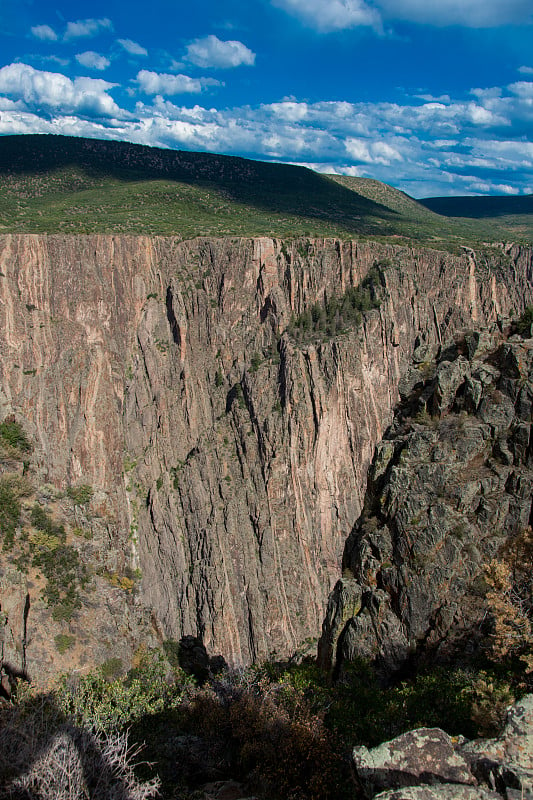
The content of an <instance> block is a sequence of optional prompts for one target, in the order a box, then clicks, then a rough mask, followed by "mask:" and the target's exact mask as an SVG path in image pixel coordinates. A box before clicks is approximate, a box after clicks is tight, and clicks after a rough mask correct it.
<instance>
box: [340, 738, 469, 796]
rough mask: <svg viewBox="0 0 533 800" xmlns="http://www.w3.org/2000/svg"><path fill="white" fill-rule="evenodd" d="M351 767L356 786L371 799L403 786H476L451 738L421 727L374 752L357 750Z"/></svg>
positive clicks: (373, 749) (361, 748)
mask: <svg viewBox="0 0 533 800" xmlns="http://www.w3.org/2000/svg"><path fill="white" fill-rule="evenodd" d="M352 764H353V769H354V774H355V780H356V783H358V784H359V785H360V786H361V788H362V789H363V791H364V792H365V795H366V796H367V797H368V798H372V797H373V796H374V795H375V794H376V792H379V791H381V790H383V789H391V788H398V787H401V786H415V785H418V784H435V783H463V784H469V785H474V784H476V783H477V781H476V779H475V778H474V776H473V775H472V773H471V772H470V769H469V765H468V762H467V761H466V759H465V758H464V756H462V755H461V754H460V753H458V752H457V751H456V749H455V747H454V743H453V741H452V739H451V737H450V736H448V734H446V733H444V731H442V730H440V729H439V728H418V729H417V730H414V731H409V732H408V733H404V734H402V735H401V736H398V737H397V738H396V739H392V740H391V741H390V742H384V743H383V744H381V745H379V746H378V747H374V748H372V749H371V750H369V749H367V748H366V747H356V748H355V749H354V750H353V753H352Z"/></svg>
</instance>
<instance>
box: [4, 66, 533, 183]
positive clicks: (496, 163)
mask: <svg viewBox="0 0 533 800" xmlns="http://www.w3.org/2000/svg"><path fill="white" fill-rule="evenodd" d="M216 83H217V82H216V81H215V82H214V84H216ZM209 85H213V81H212V79H205V78H196V79H195V78H191V77H189V76H187V75H175V74H172V75H170V74H165V73H161V74H160V73H156V72H149V71H147V70H142V71H141V72H139V73H138V76H137V91H138V90H139V89H142V91H143V92H144V94H145V97H144V98H143V100H142V101H141V100H139V101H138V102H137V103H136V105H135V108H134V110H133V111H132V112H131V113H128V112H126V111H123V110H122V109H121V108H119V107H118V106H117V105H116V103H115V101H114V100H113V98H112V97H111V91H112V89H113V87H114V86H115V84H111V83H108V82H106V81H104V80H97V79H94V78H88V77H87V78H76V79H75V80H71V79H69V78H67V77H66V76H64V75H61V74H59V73H53V72H44V71H43V72H41V71H39V70H36V69H34V68H33V67H31V66H28V65H25V64H11V65H9V66H8V67H4V68H3V69H0V110H1V114H0V133H22V132H26V133H65V134H69V135H77V136H92V137H96V138H105V139H120V140H126V141H132V142H136V143H139V144H147V145H152V146H156V147H173V148H185V149H191V150H202V151H215V152H220V153H228V154H234V155H240V156H249V157H252V158H258V159H263V160H264V159H266V160H272V159H275V160H280V161H284V162H290V163H299V164H309V165H310V166H312V167H313V168H314V169H317V170H319V171H321V172H336V173H339V174H344V175H358V176H361V177H369V178H375V179H377V180H382V181H385V182H386V183H391V184H393V185H394V186H397V187H398V188H401V189H402V190H403V191H405V192H407V193H408V194H411V195H412V196H414V197H427V196H430V195H449V194H475V193H479V192H482V193H487V194H489V193H502V192H503V193H517V192H518V193H525V192H529V191H531V187H532V185H533V142H532V141H531V135H530V132H531V126H532V124H533V82H531V81H528V80H523V81H518V82H515V83H511V84H510V85H508V86H501V87H486V88H481V89H480V88H475V89H472V90H471V91H470V92H469V93H468V95H466V97H454V96H451V97H448V96H442V97H439V98H438V99H436V98H426V99H423V98H421V97H419V96H411V97H405V98H404V99H403V101H402V102H397V103H391V102H378V103H372V102H357V103H350V102H347V101H344V100H335V101H328V100H323V101H320V102H315V103H310V102H303V101H298V99H297V98H295V97H290V98H286V99H285V100H281V101H280V102H277V103H270V104H266V103H265V104H262V105H259V106H254V107H252V106H246V105H245V106H239V107H237V108H214V107H204V106H202V105H200V104H199V103H197V102H194V101H193V102H190V100H191V98H192V97H193V96H194V100H196V98H197V96H198V95H199V93H200V92H201V91H202V89H204V88H207V87H208V86H209ZM176 94H183V96H184V98H183V103H182V104H180V103H177V102H176V103H173V102H172V101H171V100H170V99H167V98H166V97H165V95H176ZM2 95H3V96H2Z"/></svg>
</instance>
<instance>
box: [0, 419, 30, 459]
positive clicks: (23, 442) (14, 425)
mask: <svg viewBox="0 0 533 800" xmlns="http://www.w3.org/2000/svg"><path fill="white" fill-rule="evenodd" d="M0 441H1V442H2V444H4V445H7V446H8V447H10V448H12V449H13V450H16V451H18V452H19V453H29V452H30V451H31V449H32V446H31V444H30V442H29V441H28V438H27V436H26V434H25V433H24V429H23V427H22V425H21V424H20V423H18V422H15V420H14V419H13V418H7V419H5V420H4V421H3V422H2V423H0Z"/></svg>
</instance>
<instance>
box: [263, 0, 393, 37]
mask: <svg viewBox="0 0 533 800" xmlns="http://www.w3.org/2000/svg"><path fill="white" fill-rule="evenodd" d="M272 2H273V5H275V6H277V7H278V8H282V9H283V10H284V11H287V12H288V13H289V14H292V15H293V16H295V17H297V18H299V19H301V20H302V22H303V23H304V24H306V25H308V26H309V27H311V28H315V29H316V30H318V31H321V32H323V33H329V32H330V31H338V30H343V29H345V28H358V27H360V26H366V27H373V28H376V29H378V30H380V29H381V18H380V15H379V12H378V11H377V10H376V9H375V8H373V7H371V6H369V5H367V4H366V3H365V2H364V0H272Z"/></svg>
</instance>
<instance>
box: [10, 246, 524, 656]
mask: <svg viewBox="0 0 533 800" xmlns="http://www.w3.org/2000/svg"><path fill="white" fill-rule="evenodd" d="M375 264H380V265H381V266H380V286H379V287H378V289H379V297H380V307H379V309H373V310H371V311H369V312H368V313H367V314H366V315H365V316H364V319H363V322H362V324H361V325H360V326H359V327H357V328H356V329H353V330H351V331H349V332H344V333H343V334H342V335H340V336H336V337H334V338H330V339H320V338H318V339H316V340H315V341H307V343H306V344H299V343H298V342H297V341H296V339H295V338H294V337H293V336H292V335H291V334H290V320H291V318H292V317H293V315H298V314H300V313H301V312H302V311H303V310H304V309H305V308H307V307H309V306H310V305H312V304H313V303H315V302H316V301H321V302H322V301H323V299H324V298H325V297H330V296H332V295H339V294H342V293H343V292H344V290H345V289H346V288H348V287H350V286H355V285H357V284H358V283H359V282H360V281H361V279H362V278H363V277H364V276H365V275H366V274H367V273H368V271H369V269H370V268H371V267H373V266H374V265H375ZM531 277H532V254H531V251H530V250H528V249H526V248H518V247H511V248H508V250H507V251H497V252H495V254H493V255H491V256H486V257H485V256H483V257H481V256H480V257H477V258H474V256H473V255H472V254H469V255H465V256H453V255H450V254H447V253H441V252H437V251H431V250H413V249H409V248H400V247H393V246H384V245H378V244H374V243H361V242H341V241H336V240H312V241H309V240H295V241H293V242H281V241H276V240H271V239H256V240H240V239H233V240H229V239H226V240H214V239H210V240H207V239H204V240H201V239H199V240H194V241H188V242H182V241H179V240H178V239H163V238H156V237H155V238H146V237H105V236H101V237H99V236H87V237H82V236H80V237H66V236H48V237H47V236H29V235H28V236H4V237H1V238H0V331H1V334H0V339H1V341H0V371H1V379H0V419H3V418H4V417H6V416H7V415H10V414H15V416H16V419H17V420H19V421H20V422H21V423H22V424H23V426H24V428H25V430H26V432H27V434H28V436H29V438H30V439H31V441H32V443H33V445H34V453H33V461H32V463H33V465H34V466H33V467H32V469H34V470H35V477H36V480H37V481H40V482H42V483H48V484H51V485H52V486H53V487H55V489H56V490H58V491H60V490H64V489H65V488H66V487H67V486H69V485H75V484H78V483H84V484H90V485H91V486H92V488H93V490H94V494H93V497H92V500H91V502H90V504H89V506H88V507H87V509H86V511H87V514H86V518H85V521H84V524H86V525H88V526H89V528H90V527H91V526H94V525H96V526H97V528H98V537H97V540H98V542H99V543H100V544H99V552H100V558H101V561H102V562H103V566H102V568H103V569H105V570H107V571H108V572H109V573H111V574H117V575H119V576H121V575H125V574H126V571H127V574H128V575H129V576H134V578H133V579H134V583H135V585H134V587H133V589H132V592H131V597H132V598H133V599H134V603H135V604H136V605H137V607H138V608H139V609H141V608H146V609H148V614H149V615H150V617H151V625H152V636H153V637H154V638H155V639H156V640H157V639H159V640H162V639H164V638H173V639H179V638H181V637H182V636H183V635H192V636H198V637H200V638H201V639H202V641H203V643H204V645H205V646H206V648H207V650H208V652H209V653H221V654H222V655H223V656H224V657H225V658H226V659H227V660H228V661H229V662H231V663H234V664H237V663H245V662H249V661H251V660H253V659H258V658H261V657H264V656H266V655H268V654H270V653H272V652H276V653H278V654H280V655H281V654H287V653H289V652H291V651H293V650H294V649H295V648H296V647H297V646H299V645H300V644H301V643H302V642H303V641H305V640H306V638H308V637H313V636H316V635H317V633H318V631H319V628H320V623H321V621H322V618H323V614H324V608H325V605H326V602H327V597H328V594H329V592H330V590H331V587H332V585H333V583H334V581H335V580H336V577H337V575H338V566H339V562H340V558H341V555H342V550H343V547H344V542H345V540H346V537H347V536H348V534H349V532H350V531H351V529H352V527H353V524H354V521H355V520H356V519H357V517H358V516H359V514H360V512H361V509H362V503H363V497H364V488H365V483H366V473H367V468H368V465H369V463H370V460H371V458H372V453H373V451H374V448H375V445H376V444H377V442H378V441H379V440H380V439H381V438H382V435H383V432H384V431H385V429H386V427H387V426H388V424H389V423H390V420H391V412H392V409H393V407H394V405H395V404H396V402H397V399H398V385H399V383H400V380H401V378H402V375H403V374H404V373H405V371H406V369H407V366H408V364H409V363H410V359H411V356H412V352H413V349H414V348H415V347H416V348H418V351H419V352H422V351H423V350H424V348H427V347H429V348H431V347H432V346H433V345H434V344H438V343H439V342H441V341H444V340H445V339H446V338H447V337H449V335H450V334H451V333H452V332H453V331H454V330H456V329H459V328H464V327H465V326H467V325H471V324H472V323H473V322H475V323H479V324H484V323H487V324H488V323H493V322H495V321H496V319H497V317H498V315H501V314H504V315H505V314H508V313H509V312H510V311H511V310H513V309H515V310H520V309H521V308H523V306H524V304H527V303H530V302H531V299H532V289H531ZM420 365H421V366H420ZM419 367H420V374H421V373H422V371H423V368H424V362H423V361H422V362H420V364H419ZM476 380H477V379H476ZM443 381H444V376H443ZM476 385H477V384H476ZM445 389H446V387H445V386H444V383H443V391H444V390H445ZM516 446H517V447H519V443H518V440H517V445H516ZM128 580H129V578H128ZM361 585H362V584H361ZM33 591H34V592H35V591H37V590H36V589H34V590H33ZM343 591H344V590H343ZM30 594H31V592H30ZM31 599H32V602H33V598H31ZM94 602H95V603H96V606H97V605H98V600H97V598H96V596H95V597H94ZM95 616H96V617H97V616H98V614H96V615H95ZM350 616H353V615H352V614H350ZM387 619H389V620H391V621H393V619H392V617H388V618H387ZM75 622H76V620H75V618H74V620H73V621H72V622H71V623H70V624H71V626H73V625H75ZM28 625H29V626H30V627H31V625H32V613H31V610H30V614H29V617H28ZM130 630H131V631H132V636H133V638H134V626H133V625H131V626H130ZM93 633H94V636H95V637H96V638H97V637H98V624H97V622H96V623H95V628H94V630H91V631H90V632H89V634H90V635H92V634H93ZM26 652H27V657H28V659H29V661H30V662H31V660H32V658H35V656H36V654H35V653H33V652H32V648H31V644H30V645H29V646H28V647H27V648H26ZM110 655H112V648H111V650H110Z"/></svg>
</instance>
